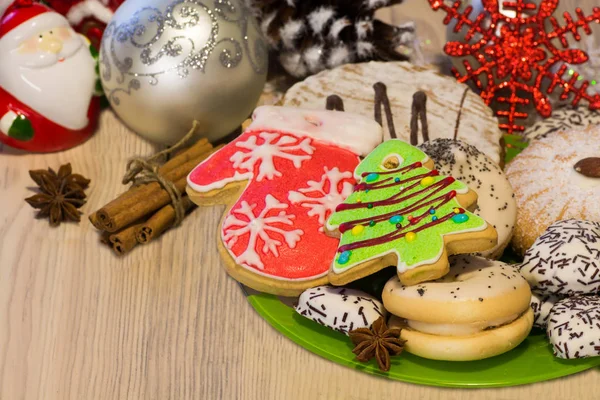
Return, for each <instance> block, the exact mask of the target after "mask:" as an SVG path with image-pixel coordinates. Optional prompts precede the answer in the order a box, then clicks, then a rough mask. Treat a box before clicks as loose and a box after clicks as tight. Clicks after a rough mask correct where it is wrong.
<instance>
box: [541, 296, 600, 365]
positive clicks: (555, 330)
mask: <svg viewBox="0 0 600 400" xmlns="http://www.w3.org/2000/svg"><path fill="white" fill-rule="evenodd" d="M547 333H548V338H549V339H550V343H551V344H552V348H553V350H554V355H556V356H557V357H559V358H585V357H597V356H600V297H598V296H575V297H570V298H568V299H564V300H561V301H559V302H558V303H556V305H555V306H554V307H552V311H551V312H550V318H549V320H548V329H547Z"/></svg>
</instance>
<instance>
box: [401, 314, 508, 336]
mask: <svg viewBox="0 0 600 400" xmlns="http://www.w3.org/2000/svg"><path fill="white" fill-rule="evenodd" d="M518 317H519V314H513V315H509V316H507V317H504V318H498V319H496V320H492V321H482V322H480V323H477V324H431V323H427V322H421V321H413V320H407V321H406V323H407V325H408V326H410V327H411V328H412V329H414V330H416V331H419V332H423V333H429V334H432V335H441V336H466V335H472V334H475V333H478V332H481V331H483V330H484V329H486V328H490V327H496V326H500V325H504V324H508V323H510V322H512V321H514V320H516V319H517V318H518Z"/></svg>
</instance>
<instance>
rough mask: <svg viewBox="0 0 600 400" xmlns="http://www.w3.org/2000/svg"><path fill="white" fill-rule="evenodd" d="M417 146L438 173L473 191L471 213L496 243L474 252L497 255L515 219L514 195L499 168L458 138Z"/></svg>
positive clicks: (506, 243) (512, 229) (507, 242)
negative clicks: (474, 205) (487, 225)
mask: <svg viewBox="0 0 600 400" xmlns="http://www.w3.org/2000/svg"><path fill="white" fill-rule="evenodd" d="M418 147H419V148H420V149H421V150H423V151H424V152H425V154H427V155H428V156H429V157H430V158H431V159H432V160H433V162H434V163H435V169H437V170H438V171H440V173H441V174H442V175H449V176H453V177H455V178H456V179H458V180H459V181H461V182H463V183H465V184H467V186H469V188H471V189H472V190H473V191H475V192H476V193H477V196H478V197H477V208H476V209H475V211H474V212H475V214H477V215H479V216H480V217H482V218H483V219H485V220H486V221H487V222H489V223H490V224H492V225H493V226H494V228H496V231H497V232H498V244H497V245H496V246H495V247H494V248H493V249H490V250H487V251H484V252H482V253H478V254H477V255H481V256H483V257H486V258H498V257H500V256H501V255H502V252H503V251H504V249H505V248H506V246H508V244H509V243H510V239H511V238H512V235H513V231H514V228H515V222H516V220H517V202H516V201H515V195H514V193H513V190H512V187H511V186H510V183H509V182H508V179H507V178H506V175H504V172H503V171H502V169H501V168H500V167H499V166H498V164H496V163H495V162H494V161H493V160H492V159H491V158H490V157H488V156H486V155H485V154H483V153H482V152H480V151H479V150H477V148H476V147H475V146H472V145H470V144H468V143H465V142H462V141H460V140H453V139H434V140H431V141H429V142H425V143H422V144H420V145H419V146H418Z"/></svg>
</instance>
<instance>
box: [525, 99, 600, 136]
mask: <svg viewBox="0 0 600 400" xmlns="http://www.w3.org/2000/svg"><path fill="white" fill-rule="evenodd" d="M598 124H600V111H595V110H590V109H589V108H587V107H578V108H573V107H572V106H566V107H561V108H557V109H554V110H553V111H552V115H551V116H550V117H549V118H544V119H541V120H540V121H538V122H536V123H535V124H534V125H532V126H531V127H529V128H527V129H525V132H524V133H523V136H525V139H526V140H527V141H532V140H538V139H543V138H545V137H547V136H549V135H551V134H553V133H556V132H562V131H570V130H581V129H585V128H587V127H588V126H590V125H598Z"/></svg>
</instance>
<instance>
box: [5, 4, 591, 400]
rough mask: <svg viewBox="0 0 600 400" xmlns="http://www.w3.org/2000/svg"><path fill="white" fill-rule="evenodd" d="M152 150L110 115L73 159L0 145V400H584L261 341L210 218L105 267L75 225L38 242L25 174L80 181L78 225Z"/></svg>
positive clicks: (44, 228)
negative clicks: (69, 168)
mask: <svg viewBox="0 0 600 400" xmlns="http://www.w3.org/2000/svg"><path fill="white" fill-rule="evenodd" d="M589 1H591V0H589ZM563 3H564V5H565V8H567V9H572V7H574V1H573V0H565V1H563V2H562V3H561V8H562V6H563ZM580 3H581V2H580ZM418 4H420V3H419V2H418V1H417V0H409V2H407V4H405V5H401V6H398V7H396V8H394V11H393V13H392V14H387V15H386V17H388V18H390V20H397V18H401V15H400V16H399V15H398V14H396V13H400V12H401V10H402V7H413V9H412V12H415V10H414V8H415V7H420V6H419V5H418ZM586 4H588V5H589V4H590V3H589V2H588V3H586ZM580 5H582V4H580ZM583 5H585V4H583ZM567 6H570V7H567ZM396 10H398V11H396ZM422 13H423V18H426V17H428V15H429V14H427V10H426V8H422ZM155 150H156V148H154V147H153V146H151V145H150V144H148V143H147V142H145V141H144V140H142V139H141V138H139V137H138V136H136V135H134V134H132V133H131V132H129V131H128V130H127V129H126V128H125V127H123V126H122V125H121V124H120V123H119V122H118V121H117V120H116V118H115V117H114V115H113V114H112V113H111V112H105V113H104V115H103V117H102V121H101V129H100V131H99V132H98V133H97V134H96V135H95V136H94V137H93V138H92V139H91V140H90V141H88V142H87V143H85V144H84V145H82V146H79V147H77V148H75V149H73V150H69V151H66V152H62V153H57V154H47V155H31V154H25V153H22V152H19V151H15V150H12V149H8V148H6V147H2V146H1V145H0V399H1V400H20V399H26V400H30V399H31V400H37V399H44V400H65V399H77V400H107V399H110V400H121V399H144V400H146V399H157V400H165V399H177V400H179V399H277V400H280V399H297V398H298V399H299V398H302V399H306V398H309V399H310V398H315V399H342V398H343V399H372V398H394V399H461V400H471V399H473V400H475V399H476V400H486V399H539V398H543V399H548V400H550V399H561V400H562V399H582V400H585V399H594V398H597V397H598V396H597V388H598V387H600V372H599V371H598V369H595V370H591V371H588V372H585V373H582V374H579V375H575V376H572V377H569V378H565V379H558V380H554V381H549V382H543V383H539V384H535V385H527V386H522V387H516V388H502V389H484V390H448V389H441V388H429V387H423V386H416V385H410V384H404V383H401V382H392V381H388V380H385V379H382V378H378V377H373V376H369V375H366V374H363V373H360V372H358V371H354V370H351V369H348V368H345V367H341V366H339V365H336V364H334V363H331V362H329V361H326V360H324V359H322V358H320V357H318V356H316V355H314V354H312V353H310V352H308V351H306V350H304V349H302V348H300V347H299V346H297V345H295V344H294V343H292V342H291V341H290V340H288V339H286V338H285V337H283V336H282V335H280V334H279V333H278V332H276V331H275V330H274V329H273V328H271V327H270V326H269V325H268V324H267V323H266V322H265V321H264V320H262V319H261V318H260V317H259V316H258V315H257V314H256V313H255V312H254V311H253V310H252V308H251V307H250V305H249V304H248V303H247V302H246V300H245V297H244V295H243V294H242V292H241V290H240V289H239V287H238V285H237V284H236V283H235V282H234V281H233V280H231V279H229V278H228V277H227V276H226V274H225V273H224V271H223V270H222V268H221V261H220V260H219V257H218V253H217V251H216V242H215V240H216V239H215V232H216V229H217V224H218V221H219V214H220V212H221V211H222V209H220V210H219V209H198V210H197V211H195V212H194V214H193V215H192V216H191V217H190V218H188V219H187V220H186V221H185V223H184V226H183V227H181V228H179V229H176V230H174V231H172V232H169V233H168V234H167V235H165V236H164V237H162V238H161V239H159V240H157V241H156V242H153V243H150V244H148V245H147V246H141V247H139V248H137V249H135V251H134V252H133V253H131V254H130V255H129V256H127V257H125V258H117V257H116V256H114V255H113V254H112V253H111V252H110V251H109V250H108V249H106V248H103V247H101V246H100V244H99V243H98V239H99V238H98V234H97V232H96V231H95V230H94V229H93V227H92V226H91V225H90V224H89V223H87V221H85V220H84V221H82V223H81V224H80V225H63V226H61V227H59V228H56V229H51V228H49V227H48V225H47V223H46V222H44V221H38V220H35V219H33V213H34V211H33V210H32V209H31V208H30V207H29V206H28V205H26V204H25V202H24V201H23V199H24V198H25V197H27V196H29V195H30V193H31V192H30V191H29V190H28V187H31V186H33V182H31V180H30V178H29V176H28V174H27V171H28V170H30V169H35V168H46V167H48V166H51V167H58V166H59V165H60V164H61V163H64V162H67V161H70V162H71V163H72V164H73V167H74V169H75V170H76V171H78V172H81V173H83V174H84V175H86V176H88V177H89V178H91V179H92V186H91V188H90V190H89V191H88V195H89V202H88V204H87V205H86V206H85V207H84V208H83V211H84V212H85V213H86V214H87V213H89V212H91V211H94V210H96V209H97V208H98V207H100V206H101V205H103V204H105V203H106V202H107V201H109V200H110V199H112V198H113V197H114V196H115V195H117V194H118V193H119V192H121V191H122V190H123V188H122V187H121V186H120V185H119V182H120V178H121V175H122V173H123V168H124V167H125V163H126V161H127V159H128V158H129V157H131V156H133V155H146V154H151V153H152V152H154V151H155ZM440 374H443V371H440Z"/></svg>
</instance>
